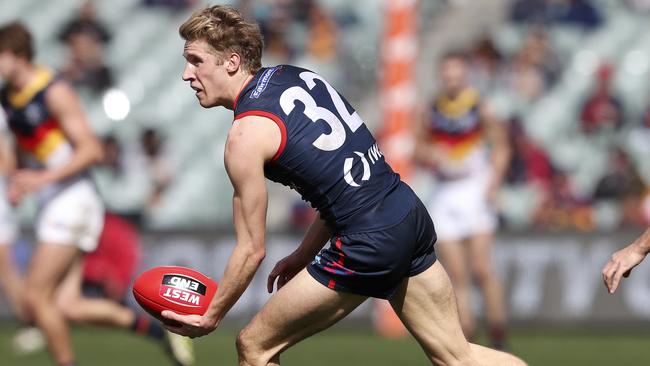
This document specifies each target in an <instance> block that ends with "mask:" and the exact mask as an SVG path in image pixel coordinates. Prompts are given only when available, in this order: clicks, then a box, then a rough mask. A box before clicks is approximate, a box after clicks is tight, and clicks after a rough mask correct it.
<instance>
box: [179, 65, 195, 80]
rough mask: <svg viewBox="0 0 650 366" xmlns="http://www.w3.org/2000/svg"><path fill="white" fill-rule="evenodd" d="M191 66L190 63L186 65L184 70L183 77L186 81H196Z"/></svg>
mask: <svg viewBox="0 0 650 366" xmlns="http://www.w3.org/2000/svg"><path fill="white" fill-rule="evenodd" d="M191 66H192V65H190V63H189V62H188V63H186V64H185V69H183V75H182V76H181V77H182V78H183V80H185V81H193V80H194V79H195V77H194V72H193V71H192V68H191Z"/></svg>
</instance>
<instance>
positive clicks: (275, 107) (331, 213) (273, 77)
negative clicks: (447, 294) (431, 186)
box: [234, 65, 414, 233]
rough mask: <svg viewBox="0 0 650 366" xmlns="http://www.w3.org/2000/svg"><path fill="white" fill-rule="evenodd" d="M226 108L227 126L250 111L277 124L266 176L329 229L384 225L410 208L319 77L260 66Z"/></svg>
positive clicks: (409, 197)
mask: <svg viewBox="0 0 650 366" xmlns="http://www.w3.org/2000/svg"><path fill="white" fill-rule="evenodd" d="M234 107H235V108H234V109H235V123H237V122H236V120H237V119H240V118H242V117H245V116H248V115H257V116H263V117H266V118H269V119H271V120H273V121H274V122H275V123H276V124H277V125H278V127H279V128H280V131H281V133H282V142H281V146H280V148H279V149H278V151H277V153H276V155H275V156H274V157H273V160H272V161H271V162H269V163H267V164H266V166H265V175H266V177H267V178H268V179H270V180H272V181H275V182H278V183H281V184H284V185H286V186H289V187H291V188H292V189H294V190H296V191H297V192H298V193H300V195H301V196H302V197H303V199H304V200H306V201H308V202H310V203H311V205H312V206H313V207H315V208H316V209H317V210H318V211H319V213H320V215H321V217H322V218H323V219H324V220H325V221H326V222H327V224H328V226H329V227H330V229H332V230H333V231H334V232H336V233H350V232H361V231H368V230H372V229H379V228H383V227H388V226H390V225H393V224H395V223H397V222H399V221H401V220H402V219H403V218H404V217H405V216H406V214H407V213H408V211H409V210H410V208H411V206H412V204H413V202H414V200H413V197H414V195H413V193H412V191H411V190H410V188H408V186H406V184H404V183H402V182H401V180H400V177H399V175H398V174H397V173H395V172H394V171H393V170H392V169H391V167H390V166H389V165H388V164H387V163H386V161H385V160H384V157H383V155H382V153H381V151H380V150H379V148H378V147H377V142H376V141H375V139H374V138H373V136H372V134H371V133H370V131H369V130H368V129H367V128H366V126H365V124H364V123H363V121H362V120H361V118H360V117H359V115H358V114H357V113H356V112H355V111H354V109H353V108H352V107H351V106H350V104H349V103H348V102H347V101H346V100H345V99H344V98H343V97H342V96H341V95H340V94H339V93H338V92H337V91H336V90H335V89H334V88H333V87H332V86H331V85H330V84H329V83H328V82H327V81H325V80H324V79H323V78H322V77H321V76H319V75H317V74H315V73H313V72H311V71H309V70H305V69H301V68H298V67H294V66H289V65H280V66H276V67H271V68H263V69H261V70H260V71H259V72H257V73H256V74H255V76H254V78H253V79H252V80H251V81H250V82H249V83H248V84H247V85H246V86H245V87H244V88H243V90H242V91H241V92H240V94H239V96H238V97H237V99H236V100H235V106H234Z"/></svg>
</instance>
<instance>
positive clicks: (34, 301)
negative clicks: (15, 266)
mask: <svg viewBox="0 0 650 366" xmlns="http://www.w3.org/2000/svg"><path fill="white" fill-rule="evenodd" d="M47 301H48V299H47V296H46V295H45V294H44V293H43V292H41V291H40V290H39V289H38V288H30V287H28V289H27V291H25V294H24V298H23V302H24V305H25V307H26V308H27V309H29V310H30V311H34V310H36V309H38V308H39V307H40V306H42V305H45V304H47Z"/></svg>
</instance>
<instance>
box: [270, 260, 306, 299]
mask: <svg viewBox="0 0 650 366" xmlns="http://www.w3.org/2000/svg"><path fill="white" fill-rule="evenodd" d="M310 259H311V258H304V257H302V256H301V255H299V254H298V253H297V252H293V253H291V254H290V255H288V256H286V257H284V258H283V259H282V260H280V261H279V262H278V263H276V264H275V267H273V270H272V271H271V273H269V278H268V280H267V283H266V289H267V290H268V291H269V293H272V292H273V284H274V283H275V279H276V278H277V279H278V290H279V289H280V288H282V286H284V285H285V284H286V283H287V282H289V280H291V279H292V278H293V276H295V275H296V274H298V272H300V271H301V270H302V269H303V268H305V266H306V265H307V263H309V261H310Z"/></svg>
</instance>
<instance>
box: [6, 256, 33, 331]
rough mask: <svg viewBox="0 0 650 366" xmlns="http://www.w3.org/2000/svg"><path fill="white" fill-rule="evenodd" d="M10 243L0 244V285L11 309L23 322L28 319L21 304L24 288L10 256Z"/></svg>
mask: <svg viewBox="0 0 650 366" xmlns="http://www.w3.org/2000/svg"><path fill="white" fill-rule="evenodd" d="M11 248H12V247H11V245H7V244H2V245H0V285H2V288H3V290H4V292H5V294H6V295H7V297H8V298H9V302H10V303H11V309H12V310H13V312H14V314H15V315H16V316H17V317H18V318H20V320H22V321H23V322H26V321H28V317H27V314H26V312H25V306H24V304H23V296H22V293H23V289H24V288H25V286H24V284H23V282H24V280H23V278H22V277H21V276H20V274H19V273H18V270H17V269H16V266H15V265H14V263H13V260H12V258H11Z"/></svg>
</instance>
